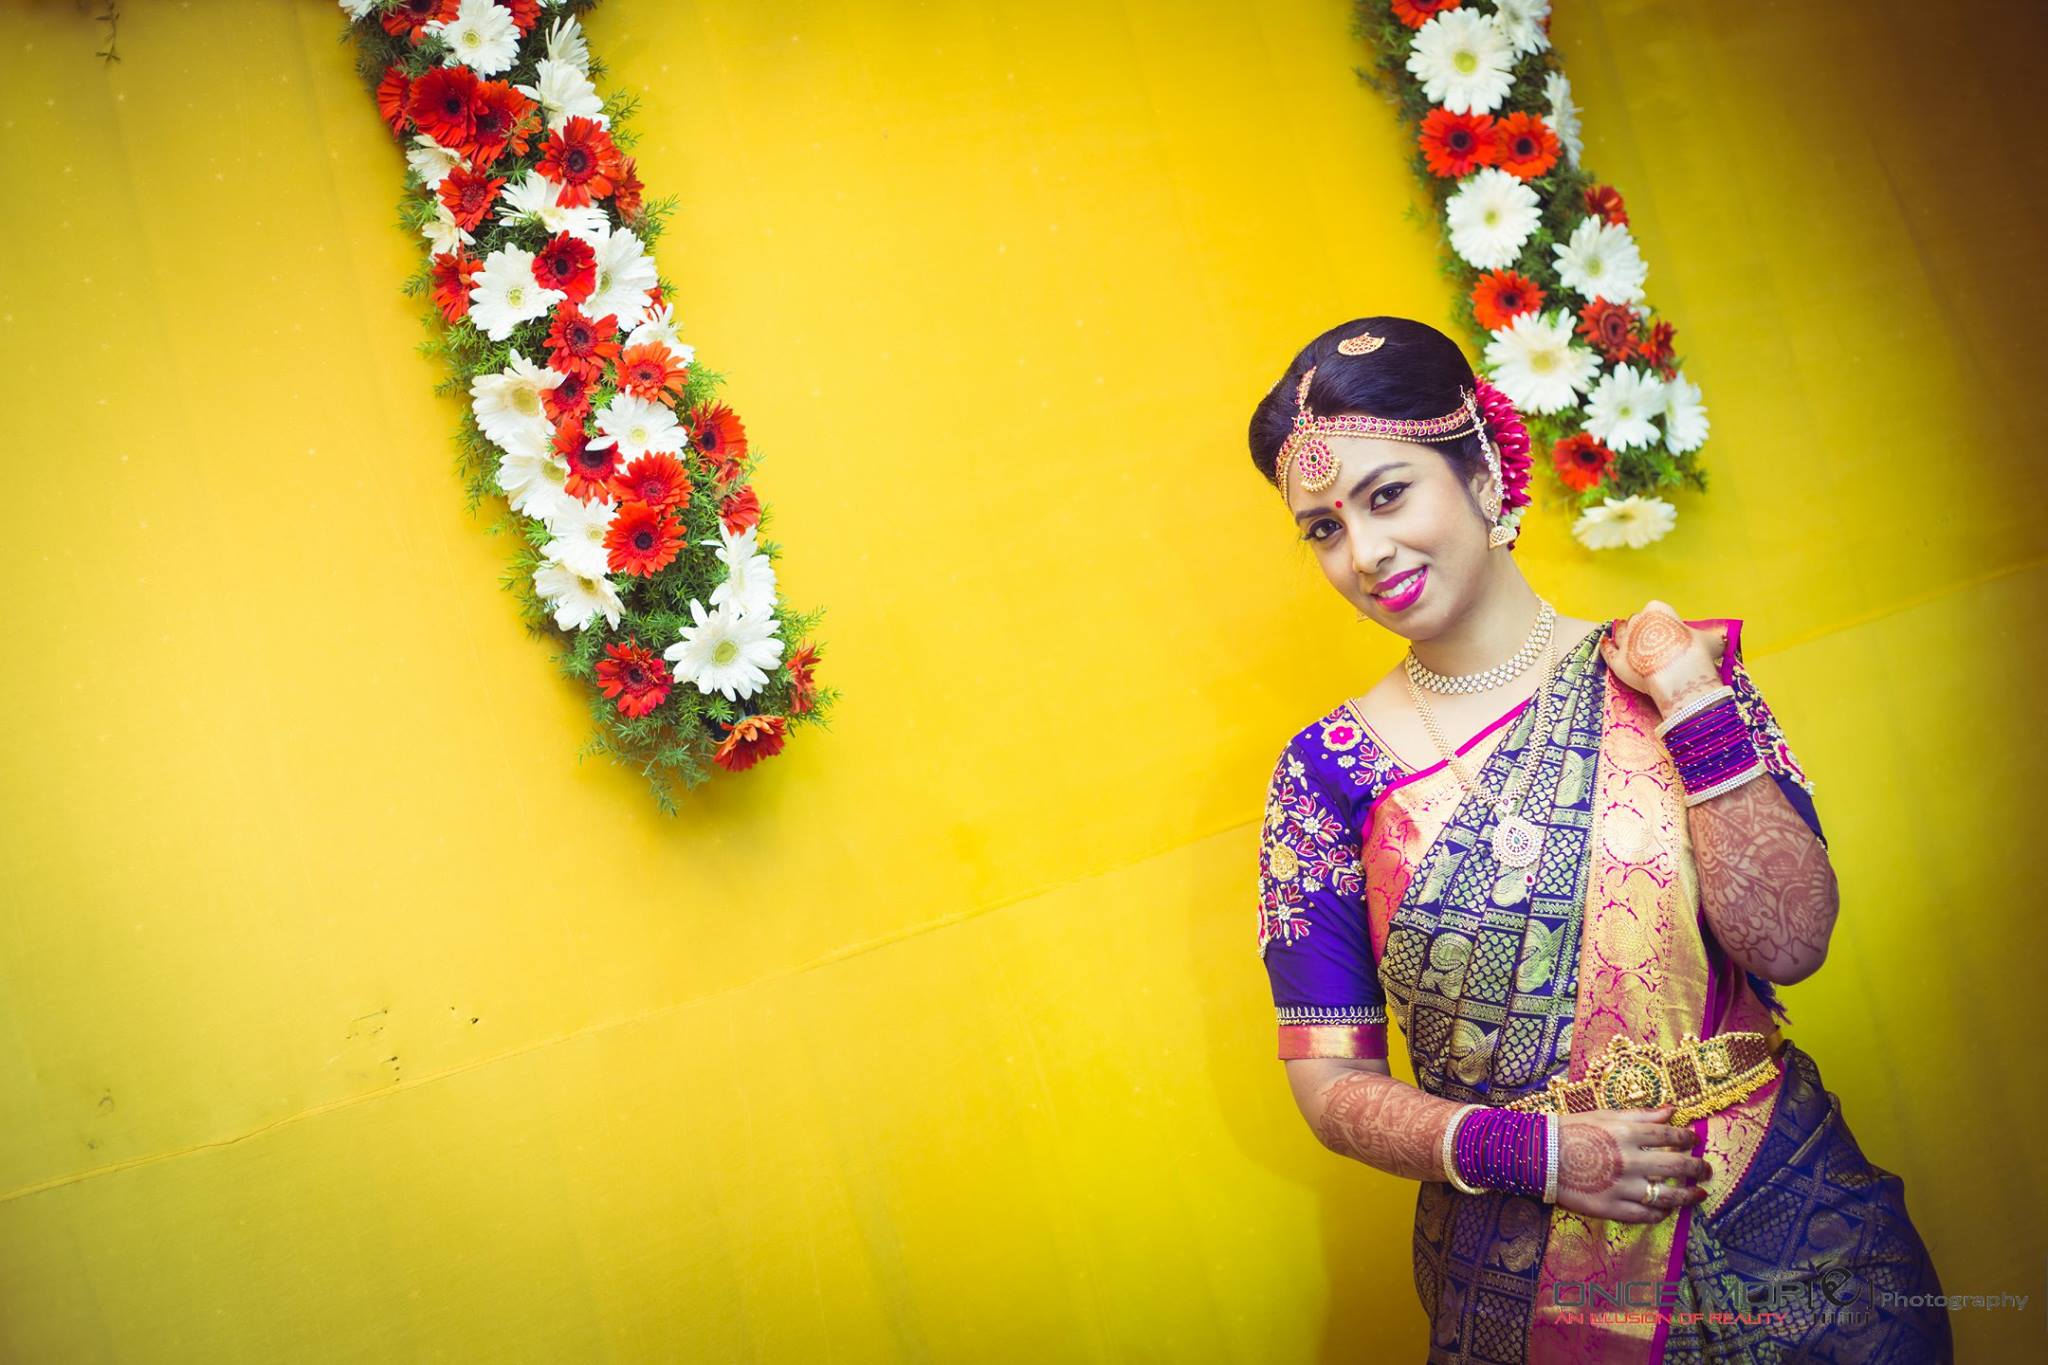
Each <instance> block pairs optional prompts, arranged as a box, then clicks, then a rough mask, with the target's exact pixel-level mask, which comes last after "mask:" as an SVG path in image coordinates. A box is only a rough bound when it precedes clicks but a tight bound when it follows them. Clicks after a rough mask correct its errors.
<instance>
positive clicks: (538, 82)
mask: <svg viewBox="0 0 2048 1365" xmlns="http://www.w3.org/2000/svg"><path fill="white" fill-rule="evenodd" d="M512 88H513V89H514V90H517V91H518V92H519V93H520V94H522V95H524V96H526V97H527V98H528V99H530V100H532V101H533V102H534V103H535V104H538V105H539V106H540V107H541V109H542V110H543V111H544V112H545V113H546V114H547V120H548V127H549V129H550V130H554V129H559V128H560V127H561V126H562V125H563V124H565V123H567V122H568V121H569V120H570V119H571V118H576V117H581V118H587V119H592V120H594V121H596V123H597V124H598V126H599V127H604V128H609V127H610V126H611V119H610V118H609V117H607V116H606V114H605V112H604V101H603V100H601V99H599V98H598V97H597V87H596V86H594V85H592V84H591V83H590V77H588V76H586V75H584V74H583V68H582V67H580V66H576V65H575V64H573V63H571V62H558V61H555V60H554V59H553V58H551V57H543V58H541V59H540V61H539V63H538V64H536V65H535V67H534V71H533V84H532V85H515V86H513V87H512Z"/></svg>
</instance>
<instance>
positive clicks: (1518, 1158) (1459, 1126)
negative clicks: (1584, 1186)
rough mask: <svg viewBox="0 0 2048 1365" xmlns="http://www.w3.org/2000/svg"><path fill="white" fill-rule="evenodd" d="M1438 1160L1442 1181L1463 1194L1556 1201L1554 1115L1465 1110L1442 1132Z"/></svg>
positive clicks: (1476, 1107) (1473, 1107) (1470, 1107)
mask: <svg viewBox="0 0 2048 1365" xmlns="http://www.w3.org/2000/svg"><path fill="white" fill-rule="evenodd" d="M1474 1110H1477V1111H1478V1113H1477V1114H1476V1115H1473V1111H1474ZM1468 1115H1473V1116H1472V1117H1470V1118H1468V1117H1467V1116H1468ZM1443 1158H1444V1178H1445V1179H1446V1180H1448V1181H1450V1182H1451V1184H1452V1185H1453V1186H1454V1187H1456V1188H1457V1189H1459V1190H1462V1191H1464V1192H1465V1193H1466V1194H1485V1193H1486V1192H1487V1191H1488V1190H1506V1191H1508V1192H1510V1193H1513V1194H1526V1195H1532V1196H1535V1197H1537V1198H1540V1199H1542V1200H1543V1202H1544V1203H1546V1204H1554V1203H1556V1202H1557V1115H1555V1114H1526V1113H1518V1112H1516V1111H1514V1110H1509V1109H1498V1108H1490V1107H1487V1106H1485V1105H1478V1104H1468V1105H1465V1106H1464V1107H1463V1108H1461V1109H1459V1110H1458V1112H1457V1113H1455V1114H1453V1115H1451V1121H1450V1123H1448V1124H1446V1125H1445V1127H1444V1145H1443Z"/></svg>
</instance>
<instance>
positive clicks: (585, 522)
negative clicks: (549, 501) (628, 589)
mask: <svg viewBox="0 0 2048 1365" xmlns="http://www.w3.org/2000/svg"><path fill="white" fill-rule="evenodd" d="M618 512H619V504H618V503H617V502H615V501H613V500H612V499H611V498H593V499H591V500H590V501H589V502H585V501H584V500H583V499H581V498H577V497H569V498H564V499H562V500H561V501H560V502H559V503H557V504H556V505H555V506H553V507H551V508H549V509H548V514H547V516H545V517H544V518H542V520H544V521H546V522H547V524H548V531H549V533H550V534H551V535H553V536H554V539H553V540H551V541H549V542H548V543H547V545H546V546H544V547H543V549H542V553H543V554H547V555H551V556H553V557H554V558H556V559H558V560H560V561H561V562H562V563H563V564H564V565H566V566H568V567H569V568H571V569H574V570H575V571H576V572H578V573H581V574H588V575H589V576H590V577H592V578H603V577H604V576H605V575H606V574H608V573H610V572H611V571H612V556H611V551H610V550H607V549H606V548H605V545H604V537H605V532H607V531H609V530H611V529H612V518H613V517H615V516H617V515H618Z"/></svg>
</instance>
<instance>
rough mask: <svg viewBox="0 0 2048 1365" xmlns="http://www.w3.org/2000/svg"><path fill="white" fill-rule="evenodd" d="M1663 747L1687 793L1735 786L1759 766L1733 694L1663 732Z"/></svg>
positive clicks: (1754, 749)
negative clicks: (1675, 767) (1668, 754)
mask: <svg viewBox="0 0 2048 1365" xmlns="http://www.w3.org/2000/svg"><path fill="white" fill-rule="evenodd" d="M1664 747H1665V748H1666V749H1667V750H1668V751H1669V752H1670V754H1671V761H1672V762H1673V763H1674V764H1675V765H1676V766H1677V768H1678V780H1679V783H1680V784H1681V785H1682V786H1683V787H1684V788H1685V790H1686V794H1687V795H1688V796H1698V795H1699V794H1701V793H1703V792H1708V791H1711V790H1713V789H1716V788H1723V789H1725V786H1727V785H1738V786H1739V785H1740V783H1739V782H1738V781H1736V779H1739V778H1742V777H1743V776H1744V775H1745V774H1748V773H1751V772H1752V771H1753V770H1761V768H1762V766H1763V760H1762V759H1761V758H1760V757H1759V756H1758V755H1757V752H1756V747H1755V745H1754V744H1752V743H1751V742H1750V738H1749V728H1748V726H1747V725H1746V724H1744V722H1743V719H1742V713H1741V711H1739V710H1738V709H1737V708H1736V705H1735V698H1734V697H1733V696H1728V697H1723V698H1722V699H1721V700H1720V701H1718V702H1716V703H1714V704H1713V705H1712V706H1709V707H1706V708H1705V709H1704V710H1701V711H1698V712H1695V713H1694V714H1693V715H1690V716H1687V717H1686V718H1685V719H1684V720H1682V721H1680V722H1678V724H1676V725H1674V726H1672V727H1671V728H1670V729H1669V730H1667V731H1665V732H1664Z"/></svg>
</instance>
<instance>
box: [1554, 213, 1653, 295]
mask: <svg viewBox="0 0 2048 1365" xmlns="http://www.w3.org/2000/svg"><path fill="white" fill-rule="evenodd" d="M1550 250H1551V254H1553V255H1554V256H1556V257H1557V277H1558V278H1559V279H1560V280H1562V281H1564V287H1565V288H1567V289H1570V290H1572V291H1573V292H1575V293H1578V294H1582V295H1584V296H1585V297H1587V298H1589V299H1607V300H1609V301H1611V302H1614V303H1636V302H1638V301H1640V300H1641V299H1642V297H1643V278H1644V277H1645V276H1646V275H1648V274H1649V273H1650V267H1649V266H1648V265H1647V264H1645V263H1644V261H1643V253H1642V252H1640V251H1638V250H1637V249H1636V239H1635V238H1634V237H1633V236H1631V235H1630V233H1629V230H1628V224H1626V223H1610V222H1608V221H1607V220H1606V219H1604V218H1597V217H1591V216H1588V217H1585V218H1581V219H1580V220H1579V225H1578V226H1577V227H1575V228H1573V229H1572V235H1571V238H1570V239H1569V240H1568V241H1563V242H1553V243H1552V244H1551V248H1550Z"/></svg>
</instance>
